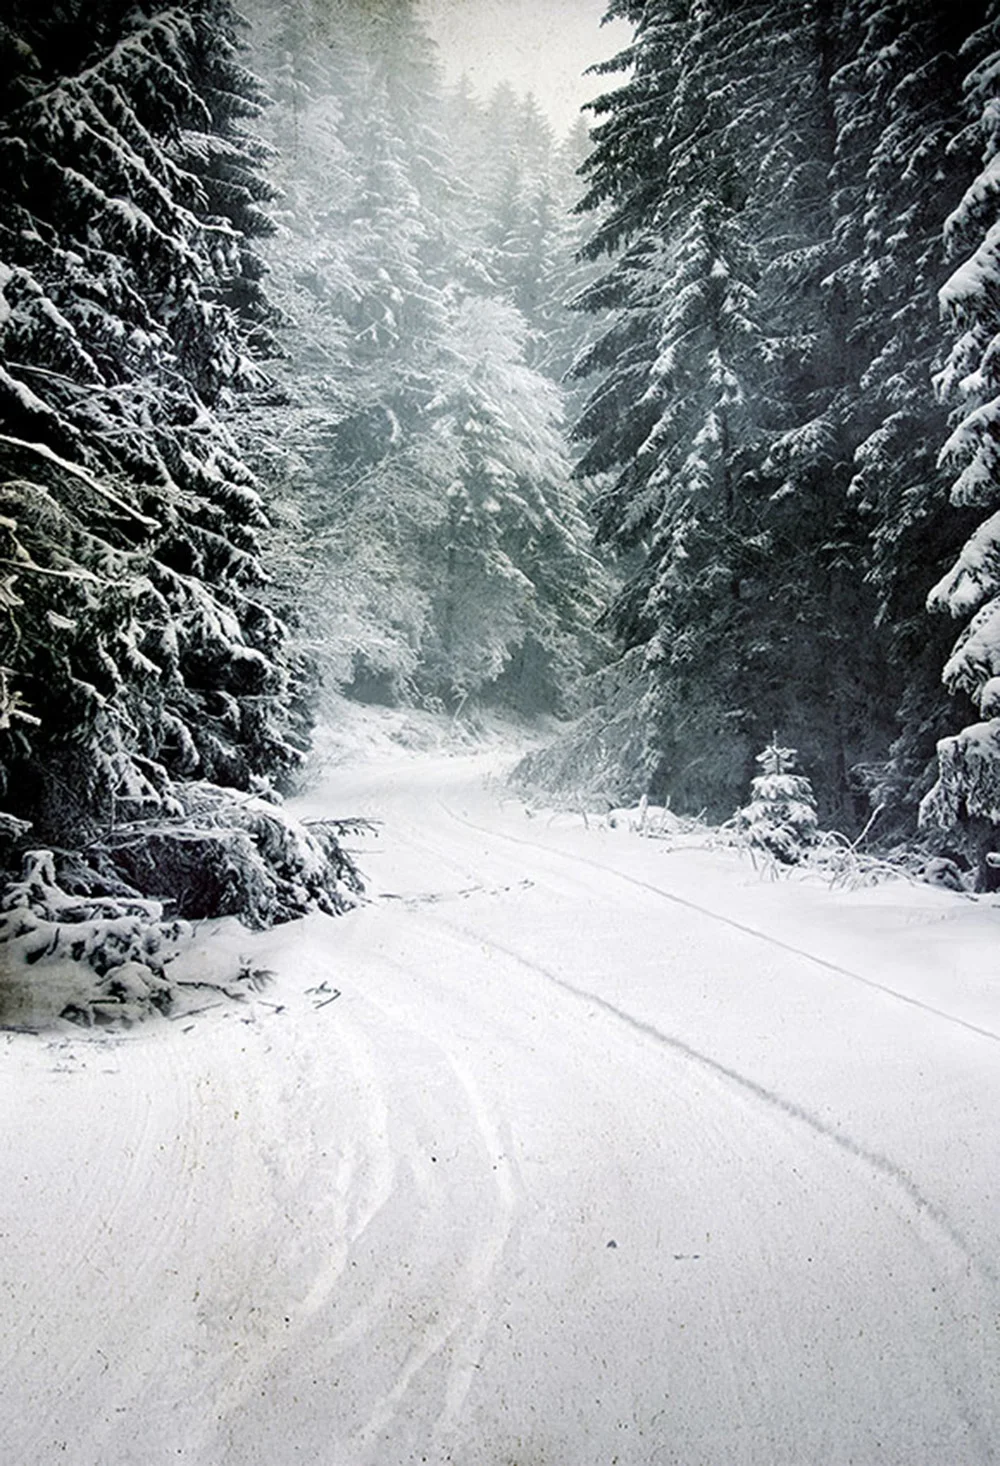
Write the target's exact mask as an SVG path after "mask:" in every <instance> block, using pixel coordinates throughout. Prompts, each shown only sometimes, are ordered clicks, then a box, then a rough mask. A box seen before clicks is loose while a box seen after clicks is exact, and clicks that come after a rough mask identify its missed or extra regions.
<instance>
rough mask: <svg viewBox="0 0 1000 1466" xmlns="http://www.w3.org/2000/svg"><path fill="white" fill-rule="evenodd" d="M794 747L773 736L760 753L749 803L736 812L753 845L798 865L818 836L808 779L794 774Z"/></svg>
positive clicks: (788, 862) (740, 824)
mask: <svg viewBox="0 0 1000 1466" xmlns="http://www.w3.org/2000/svg"><path fill="white" fill-rule="evenodd" d="M795 759H796V752H795V749H794V748H781V747H779V745H778V741H777V737H775V738H773V739H772V740H771V742H770V743H769V744H768V746H767V747H766V748H765V749H764V751H763V753H759V754H758V755H757V762H758V763H759V764H760V766H761V772H760V773H759V774H758V775H757V777H756V778H755V779H754V780H753V781H752V783H751V786H750V787H751V798H750V803H749V804H747V805H745V806H744V808H743V809H740V810H738V811H737V813H736V827H737V829H739V830H741V831H742V832H743V833H744V834H745V835H746V838H747V839H748V840H749V842H750V844H751V845H754V846H756V847H758V848H759V849H761V850H769V851H770V852H771V854H772V855H774V856H775V857H776V858H777V859H778V860H780V861H782V863H783V864H786V865H795V864H797V863H798V861H800V860H801V859H802V856H803V855H804V854H805V852H806V850H807V849H808V847H809V846H810V845H812V844H814V843H815V840H816V801H815V799H814V798H813V792H812V788H811V786H810V784H809V780H808V779H807V778H805V777H804V775H802V774H795V773H793V772H792V770H793V769H794V767H795Z"/></svg>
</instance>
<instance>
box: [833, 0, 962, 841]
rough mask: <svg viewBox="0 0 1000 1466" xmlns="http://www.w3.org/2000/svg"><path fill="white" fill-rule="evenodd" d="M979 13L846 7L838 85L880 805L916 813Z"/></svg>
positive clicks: (856, 494)
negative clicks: (881, 702)
mask: <svg viewBox="0 0 1000 1466" xmlns="http://www.w3.org/2000/svg"><path fill="white" fill-rule="evenodd" d="M974 8H975V7H972V8H967V9H965V10H963V9H961V8H958V9H956V8H949V7H946V6H945V7H938V6H927V5H924V4H922V3H919V0H891V3H890V0H866V3H862V4H859V5H857V6H856V7H854V8H853V10H852V9H850V8H846V7H845V11H846V15H847V18H848V20H849V21H850V22H851V38H852V42H853V44H852V46H851V55H850V57H849V59H848V60H847V61H846V62H845V64H844V65H842V66H841V68H840V69H839V70H838V72H837V73H836V74H835V76H834V77H833V79H832V83H831V95H832V101H833V105H834V110H835V116H836V119H837V133H838V136H837V147H836V159H835V166H834V181H835V219H836V247H837V256H838V258H837V268H836V270H835V272H834V278H835V281H836V288H837V289H838V290H839V291H840V292H841V293H842V295H843V298H844V301H845V303H846V305H847V309H848V315H847V318H846V325H847V328H848V329H847V335H848V346H849V351H850V353H851V355H852V357H853V358H854V359H855V360H854V367H853V372H852V380H851V381H850V382H849V384H848V395H847V402H846V410H845V421H846V423H847V425H848V427H849V430H850V432H851V436H852V439H853V441H854V443H855V445H856V447H855V454H854V477H853V481H852V484H851V494H852V497H853V499H854V501H855V502H856V503H857V505H858V507H859V509H860V511H861V514H862V516H863V520H864V522H866V524H867V527H868V532H869V537H870V550H869V552H868V555H867V557H866V558H867V566H868V577H869V580H870V583H871V584H872V586H873V588H874V590H875V593H876V596H877V603H876V616H877V621H878V626H879V632H878V634H879V635H882V636H884V637H885V639H886V645H887V650H888V654H889V663H890V666H889V675H888V676H887V677H886V679H885V685H884V693H883V696H886V695H887V696H888V697H891V698H893V699H894V700H895V701H896V706H897V708H898V710H899V712H898V732H897V736H896V738H895V741H894V744H893V748H892V752H891V758H890V761H889V762H888V764H886V765H885V766H884V769H883V773H882V776H881V777H882V780H883V782H882V783H881V787H880V788H878V790H877V798H878V800H879V802H885V801H886V800H889V801H897V802H901V804H902V810H903V812H905V813H907V814H908V817H909V818H910V819H911V820H912V817H913V812H914V808H915V804H916V801H917V799H918V798H919V796H920V795H921V794H922V793H923V792H925V791H926V788H927V775H928V767H929V765H930V764H931V763H932V761H933V754H934V745H935V742H936V739H937V738H938V737H939V736H940V735H941V733H942V732H943V731H944V729H945V727H946V726H947V719H948V716H949V714H948V708H947V700H946V698H945V697H944V696H943V694H942V693H941V691H940V690H939V687H938V682H939V672H938V669H939V667H940V663H941V660H942V658H943V657H944V656H945V655H946V648H947V630H946V628H945V627H943V626H939V625H935V624H934V623H933V622H932V623H930V624H929V623H928V621H927V618H926V615H925V611H924V601H925V598H926V593H927V587H928V586H929V585H931V584H933V583H934V582H935V581H936V580H937V579H938V578H939V577H940V576H941V575H942V574H943V572H944V570H945V568H946V566H947V565H948V564H949V563H950V561H951V560H952V559H953V558H954V555H955V553H956V551H957V549H958V547H959V545H960V544H961V542H962V539H963V537H964V534H965V533H967V532H968V530H969V529H970V528H971V525H970V523H969V522H968V519H967V518H966V517H965V516H963V515H956V514H955V513H954V512H953V511H949V509H948V477H947V473H946V472H945V471H943V469H942V466H941V465H940V464H939V462H938V449H939V444H940V442H941V440H942V437H943V436H944V434H945V431H946V411H947V408H946V406H945V405H944V404H942V403H941V402H939V401H937V400H935V396H934V393H933V392H932V391H930V390H929V383H930V381H931V379H932V376H933V375H934V373H935V372H936V371H938V370H939V369H940V367H941V365H942V356H943V350H944V342H943V340H942V334H941V328H940V321H939V311H938V304H937V293H938V290H939V288H940V287H941V286H942V285H943V283H944V281H945V279H946V277H947V275H948V273H949V265H948V263H947V259H946V245H945V240H944V238H943V234H942V224H943V222H944V220H945V218H946V217H947V215H948V214H949V213H950V212H951V211H952V210H953V209H954V208H955V207H956V205H957V204H958V201H959V199H960V197H961V193H962V190H963V188H964V186H965V182H966V180H967V178H968V175H969V169H970V166H971V164H972V160H971V158H970V137H969V134H968V132H967V131H966V132H965V134H964V135H960V136H956V132H957V131H958V130H959V125H960V122H961V118H962V92H961V83H962V76H963V73H964V70H965V63H964V62H963V61H962V59H961V57H960V54H959V53H960V50H961V47H962V43H963V40H964V38H965V36H966V35H967V33H968V28H969V25H970V21H971V20H972V19H973V11H974Z"/></svg>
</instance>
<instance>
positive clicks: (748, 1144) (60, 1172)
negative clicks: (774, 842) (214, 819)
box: [0, 757, 1000, 1466]
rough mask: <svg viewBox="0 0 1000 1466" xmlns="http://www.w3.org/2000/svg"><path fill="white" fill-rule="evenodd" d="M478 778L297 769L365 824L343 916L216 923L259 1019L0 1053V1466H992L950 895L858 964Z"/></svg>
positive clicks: (825, 925) (995, 1433)
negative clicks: (248, 928) (258, 928)
mask: <svg viewBox="0 0 1000 1466" xmlns="http://www.w3.org/2000/svg"><path fill="white" fill-rule="evenodd" d="M484 767H485V761H484V760H483V759H475V758H468V759H465V758H453V759H443V758H430V757H424V758H422V759H420V758H407V759H400V760H399V761H397V762H395V763H393V764H382V765H380V766H373V767H371V768H369V769H365V770H360V771H349V770H345V771H342V772H340V773H336V774H335V775H333V776H332V777H331V779H330V782H329V784H328V786H327V787H326V788H325V789H324V790H322V791H319V792H318V793H317V794H316V795H315V796H314V797H313V798H312V800H311V801H310V802H309V808H311V810H312V812H330V813H340V814H343V813H350V814H357V815H361V814H367V815H370V816H373V817H377V818H378V819H380V820H381V821H382V822H383V823H382V825H381V827H380V831H381V832H380V835H379V837H378V838H377V839H374V840H369V841H368V842H366V843H367V847H368V848H367V849H366V851H365V853H364V856H363V861H364V864H365V866H366V868H367V870H368V872H369V873H370V877H371V888H372V900H371V903H370V904H369V905H367V906H366V907H365V908H363V909H362V910H360V911H358V912H356V913H354V914H352V915H351V916H349V917H347V918H345V919H342V920H340V921H336V922H330V921H328V920H326V919H320V918H313V919H310V920H309V921H306V922H303V923H298V924H296V926H295V927H294V928H286V929H284V930H283V931H279V932H276V933H269V934H265V935H262V936H259V937H253V938H250V937H246V938H240V939H239V940H242V941H244V944H245V946H246V949H247V951H248V953H250V954H251V955H252V956H253V959H254V961H257V962H261V963H266V964H268V965H270V966H272V967H274V968H275V970H276V972H277V977H276V981H275V983H274V985H273V987H272V988H271V989H270V990H269V991H268V993H267V994H266V995H265V999H266V1001H260V1002H256V1003H254V1004H253V1005H251V1006H248V1007H244V1008H240V1009H219V1010H214V1011H212V1012H209V1013H206V1014H204V1015H202V1016H201V1017H199V1018H198V1019H196V1020H195V1021H193V1022H192V1023H187V1024H185V1025H183V1026H180V1025H169V1026H168V1025H157V1026H156V1027H155V1028H154V1027H151V1028H149V1029H147V1030H146V1031H144V1032H143V1033H141V1034H140V1035H138V1036H137V1037H131V1036H129V1037H122V1038H117V1039H104V1040H93V1041H87V1040H86V1039H83V1038H81V1039H79V1040H77V1039H75V1038H66V1037H65V1036H59V1037H52V1038H50V1039H48V1040H41V1041H40V1040H37V1039H35V1040H32V1039H27V1038H21V1037H15V1036H10V1035H8V1036H6V1055H5V1057H6V1060H7V1063H6V1065H5V1066H4V1069H3V1079H2V1081H0V1083H2V1087H3V1094H2V1100H3V1105H4V1110H3V1113H4V1115H5V1129H6V1131H7V1140H8V1144H7V1145H6V1147H5V1155H4V1159H3V1160H2V1161H0V1170H2V1176H0V1180H2V1182H3V1189H2V1192H0V1234H2V1236H3V1246H4V1257H5V1263H4V1266H3V1270H2V1272H3V1278H2V1289H3V1291H2V1293H0V1305H2V1309H3V1323H4V1328H3V1333H2V1336H0V1381H2V1382H3V1383H2V1386H0V1393H2V1396H3V1401H2V1406H3V1408H2V1410H0V1459H2V1460H4V1461H8V1460H9V1461H11V1462H17V1463H19V1466H20V1463H23V1466H47V1463H48V1462H50V1461H51V1462H57V1461H59V1462H66V1461H67V1460H68V1461H71V1462H74V1463H78V1466H133V1463H134V1466H161V1463H166V1462H168V1461H186V1462H194V1463H197V1466H258V1463H259V1466H285V1463H293V1462H308V1463H316V1466H408V1463H411V1462H412V1463H417V1462H430V1463H435V1466H437V1463H445V1462H452V1463H455V1466H612V1463H615V1462H617V1463H619V1466H654V1463H655V1466H667V1463H677V1466H743V1463H746V1466H806V1463H817V1466H840V1463H844V1466H846V1463H856V1466H868V1463H872V1466H874V1463H899V1466H904V1463H905V1466H937V1463H940V1466H964V1463H973V1462H976V1463H980V1462H991V1461H994V1460H996V1459H998V1456H1000V1332H998V1327H1000V1246H998V1243H1000V1206H998V1197H997V1181H996V1178H997V1176H998V1175H1000V1169H998V1166H997V1160H998V1155H997V1140H996V1116H997V1114H998V1113H1000V1065H998V1062H997V1060H998V1057H1000V1056H998V1051H997V1043H998V1039H997V1034H998V1033H1000V1003H998V1002H997V1000H996V996H995V994H994V993H993V992H992V991H991V990H990V989H989V987H988V985H985V984H979V985H976V984H974V983H972V982H971V981H965V982H964V984H963V982H961V981H957V980H952V973H951V967H950V966H949V964H950V963H951V961H952V957H951V956H950V955H948V954H950V953H951V952H952V948H953V944H949V943H948V942H946V941H943V940H942V935H941V934H942V932H945V933H946V932H947V930H948V923H949V921H950V920H951V913H952V912H953V911H955V910H957V909H958V908H957V906H956V905H955V900H957V898H953V899H952V898H949V899H952V904H951V905H949V904H948V902H947V901H945V902H944V903H943V904H941V903H939V904H938V905H936V906H933V907H932V908H928V907H926V906H923V905H920V904H917V905H910V906H908V907H906V909H905V910H904V908H903V906H902V905H901V907H900V913H897V915H896V918H894V919H896V920H897V930H898V933H899V940H898V941H897V942H895V943H894V944H893V945H892V948H891V949H890V948H887V947H886V946H885V944H884V943H883V944H882V945H880V944H879V941H878V940H876V939H875V937H874V936H870V935H869V936H866V934H865V932H864V931H861V932H860V935H859V929H858V920H853V922H847V923H846V924H845V923H843V922H842V923H841V925H840V926H839V927H838V925H837V911H838V910H839V909H840V908H839V907H838V906H837V902H836V901H835V900H834V901H832V902H827V904H826V905H825V906H823V907H822V910H820V908H819V907H818V906H815V900H818V899H819V898H815V899H814V907H815V909H813V908H810V912H809V913H807V914H808V919H801V920H797V922H796V921H793V918H792V916H791V915H789V913H790V912H793V910H794V903H795V901H796V899H797V893H796V892H794V891H789V890H783V891H782V892H779V893H777V894H775V893H774V892H771V891H769V892H767V893H765V892H763V891H756V890H755V889H754V887H753V885H752V883H750V882H749V881H748V880H747V879H746V878H745V877H740V878H739V879H738V880H736V879H734V877H733V872H732V870H731V868H729V867H726V868H725V869H723V867H724V864H725V857H723V856H711V855H698V856H692V855H685V854H684V853H683V852H678V851H673V852H671V851H669V850H667V849H665V848H660V847H657V846H656V845H655V843H654V842H650V841H641V840H638V839H636V838H633V837H628V836H619V835H611V834H610V833H609V832H606V831H599V830H589V831H588V830H586V829H584V828H582V826H580V825H579V822H577V823H576V824H575V825H574V826H573V827H570V826H569V825H568V824H565V823H563V822H560V821H558V820H556V821H551V822H550V821H548V820H546V819H544V818H542V819H537V818H536V819H534V820H532V819H529V818H527V816H526V814H525V811H524V809H523V807H521V806H520V805H518V804H516V803H514V802H512V801H507V802H504V801H503V800H501V798H500V797H499V795H498V793H497V791H496V789H490V788H487V787H485V786H484V783H483V772H484ZM713 862H715V864H714V865H713ZM935 900H936V898H935ZM790 903H791V904H790ZM821 905H822V903H821ZM852 909H853V910H854V916H855V917H856V918H857V917H858V911H859V910H860V915H861V917H865V915H866V911H865V909H863V908H856V909H854V908H852ZM880 909H881V913H882V914H881V918H880V919H881V920H882V923H883V925H884V923H885V920H886V913H885V908H884V907H883V908H880ZM867 916H868V917H871V911H868V912H867ZM213 940H214V941H216V942H218V940H219V939H218V938H213ZM227 940H235V939H234V938H232V937H229V938H227ZM213 950H215V949H214V948H213V947H212V946H211V945H209V946H208V947H207V948H206V953H205V957H204V960H205V961H206V962H207V961H210V960H211V954H212V951H213ZM913 951H918V952H920V953H921V960H920V961H919V962H914V961H911V960H909V958H908V955H907V954H908V953H911V952H913ZM928 954H930V955H928ZM323 984H325V987H323V986H322V985H323ZM318 989H319V990H320V991H317V990H318ZM337 990H339V991H340V994H341V996H340V997H339V998H337V999H336V1000H335V1001H327V1000H326V999H327V997H328V995H329V994H330V993H331V992H335V991H337Z"/></svg>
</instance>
